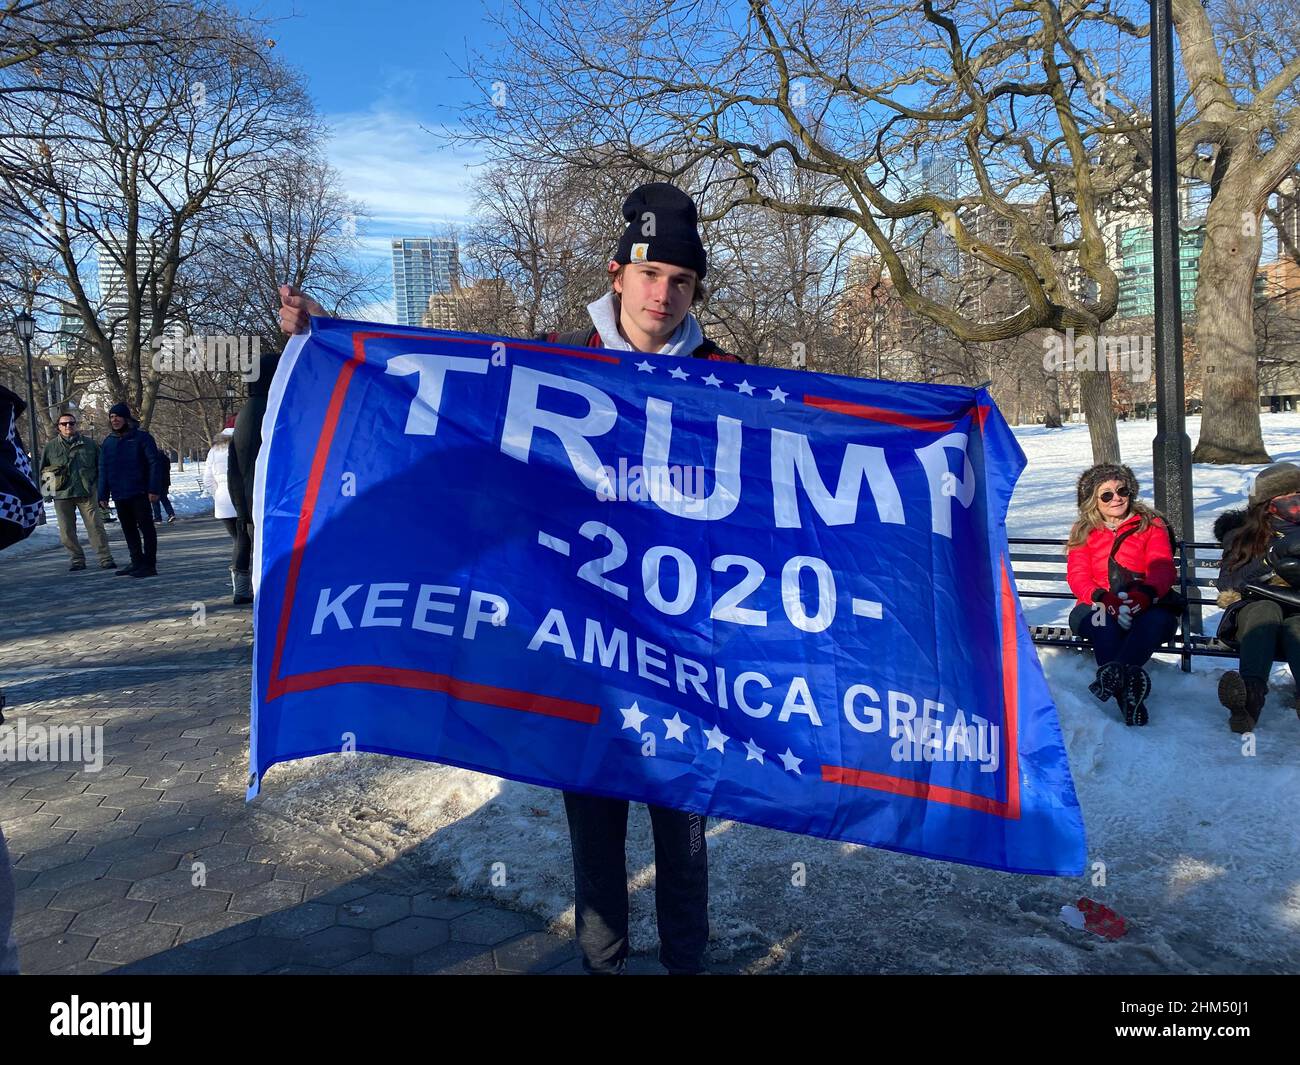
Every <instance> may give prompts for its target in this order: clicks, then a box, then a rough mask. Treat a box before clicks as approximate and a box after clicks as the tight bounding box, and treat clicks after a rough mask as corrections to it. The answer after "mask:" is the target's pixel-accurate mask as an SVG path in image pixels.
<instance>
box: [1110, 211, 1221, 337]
mask: <svg viewBox="0 0 1300 1065" xmlns="http://www.w3.org/2000/svg"><path fill="white" fill-rule="evenodd" d="M1115 243H1116V248H1115V254H1116V258H1117V259H1118V263H1117V264H1112V268H1113V269H1114V270H1115V274H1116V276H1117V278H1118V280H1119V306H1118V307H1117V308H1116V311H1115V314H1116V317H1119V318H1150V317H1152V316H1153V315H1154V314H1155V313H1156V275H1155V260H1154V249H1155V230H1154V229H1153V227H1152V226H1151V223H1150V221H1149V220H1148V221H1147V223H1146V224H1145V225H1129V226H1126V227H1124V228H1121V229H1119V230H1118V231H1117V232H1116V238H1115ZM1203 247H1205V220H1204V219H1189V220H1188V221H1186V222H1184V223H1182V224H1180V225H1179V227H1178V285H1179V297H1180V302H1181V304H1182V311H1183V318H1184V319H1187V320H1190V319H1191V318H1192V316H1193V315H1194V314H1195V311H1196V283H1197V281H1198V280H1199V279H1200V275H1201V249H1202V248H1203Z"/></svg>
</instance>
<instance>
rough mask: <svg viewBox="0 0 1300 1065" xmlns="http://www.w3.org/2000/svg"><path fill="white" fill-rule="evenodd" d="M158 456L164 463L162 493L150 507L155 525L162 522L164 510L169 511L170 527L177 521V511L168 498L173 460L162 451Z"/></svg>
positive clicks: (168, 522) (168, 521) (168, 520)
mask: <svg viewBox="0 0 1300 1065" xmlns="http://www.w3.org/2000/svg"><path fill="white" fill-rule="evenodd" d="M158 454H159V455H161V456H162V463H163V482H162V491H161V492H160V493H159V495H158V498H157V499H155V500H153V501H152V502H151V503H150V504H149V505H150V506H151V507H152V508H153V520H154V524H155V525H157V524H158V523H159V522H161V521H162V512H163V510H166V511H167V524H168V525H170V524H171V523H172V522H174V521H175V520H176V510H175V508H174V507H173V506H172V501H171V500H170V499H168V498H167V493H168V492H169V491H171V487H172V464H171V458H170V457H169V456H168V455H167V454H166V452H164V451H162V450H161V449H159V451H158Z"/></svg>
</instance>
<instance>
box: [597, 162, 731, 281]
mask: <svg viewBox="0 0 1300 1065" xmlns="http://www.w3.org/2000/svg"><path fill="white" fill-rule="evenodd" d="M623 217H624V218H626V219H627V229H625V230H624V231H623V235H622V237H620V238H619V241H618V250H617V251H616V252H615V253H614V262H616V263H619V264H620V265H626V264H628V263H645V262H651V263H671V264H672V265H673V266H684V267H686V268H687V269H688V270H694V271H695V272H696V273H697V274H699V276H700V278H701V279H703V277H704V274H705V272H706V271H707V270H708V268H709V261H708V256H707V255H706V254H705V252H704V242H703V241H701V240H700V229H699V213H698V212H697V211H696V210H695V201H694V200H692V199H691V198H690V197H689V196H687V195H686V193H684V192H682V190H681V189H679V188H677V187H676V186H674V185H669V184H668V183H667V182H664V181H652V182H651V183H650V184H648V185H642V186H640V187H639V188H636V189H633V190H632V193H631V195H629V196H628V198H627V199H626V200H624V201H623Z"/></svg>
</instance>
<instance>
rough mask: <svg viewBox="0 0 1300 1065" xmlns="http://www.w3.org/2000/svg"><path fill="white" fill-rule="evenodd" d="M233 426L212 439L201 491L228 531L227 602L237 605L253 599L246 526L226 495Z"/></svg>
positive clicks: (232, 502) (233, 432)
mask: <svg viewBox="0 0 1300 1065" xmlns="http://www.w3.org/2000/svg"><path fill="white" fill-rule="evenodd" d="M234 435H235V427H234V426H233V425H232V426H229V427H227V428H225V429H223V430H222V431H221V435H220V436H218V437H217V438H216V439H215V440H214V441H212V449H211V450H210V451H209V452H208V459H207V461H206V462H205V463H204V464H203V490H204V491H205V492H207V494H208V495H209V496H211V497H212V510H213V514H214V515H215V516H216V518H217V519H218V520H219V521H220V522H221V524H222V525H224V526H225V527H226V532H228V533H229V534H230V539H231V553H230V585H231V589H232V598H231V602H232V603H234V605H235V606H240V605H242V604H245V603H251V602H252V601H253V585H252V579H251V574H250V571H249V566H250V565H251V561H252V547H253V545H252V543H251V541H250V540H249V538H248V529H247V527H246V526H244V525H243V524H242V523H241V522H240V521H239V520H238V514H237V513H236V511H235V504H234V501H233V500H232V499H231V498H230V438H231V437H233V436H234Z"/></svg>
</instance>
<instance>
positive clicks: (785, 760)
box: [778, 747, 803, 776]
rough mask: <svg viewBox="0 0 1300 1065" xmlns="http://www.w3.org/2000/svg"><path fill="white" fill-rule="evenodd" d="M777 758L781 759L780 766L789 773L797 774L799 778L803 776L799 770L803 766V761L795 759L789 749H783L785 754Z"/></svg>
mask: <svg viewBox="0 0 1300 1065" xmlns="http://www.w3.org/2000/svg"><path fill="white" fill-rule="evenodd" d="M778 757H779V758H780V759H781V764H782V765H783V766H785V767H786V769H788V770H790V772H791V773H798V774H799V776H803V770H802V769H800V768H799V767H800V766H801V765H803V759H802V758H796V757H795V756H794V753H793V752H792V751H791V750H790V748H789V747H787V748H786V749H785V754H782V755H778Z"/></svg>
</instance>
